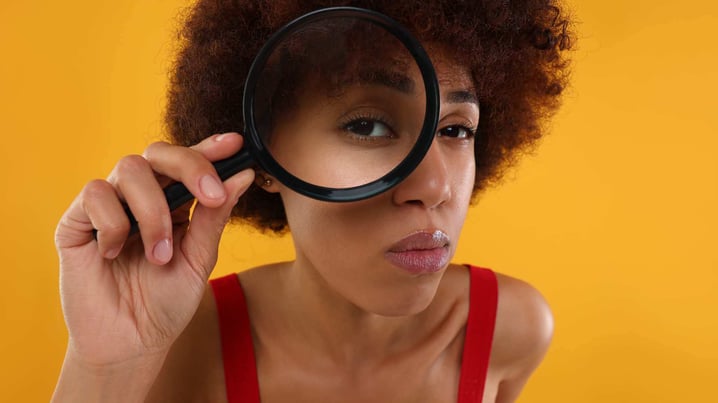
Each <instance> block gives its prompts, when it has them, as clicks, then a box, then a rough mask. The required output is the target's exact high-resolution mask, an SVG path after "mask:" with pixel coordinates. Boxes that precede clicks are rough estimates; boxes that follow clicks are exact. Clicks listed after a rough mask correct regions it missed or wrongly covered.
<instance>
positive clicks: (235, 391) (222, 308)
mask: <svg viewBox="0 0 718 403" xmlns="http://www.w3.org/2000/svg"><path fill="white" fill-rule="evenodd" d="M469 270H470V273H471V276H470V278H471V285H470V291H469V301H470V305H469V317H468V320H467V323H466V335H465V339H464V351H463V355H462V361H461V376H460V379H459V395H458V400H457V402H458V403H480V402H481V399H482V396H483V394H484V383H485V381H486V372H487V370H488V367H489V356H490V354H491V342H492V340H493V336H494V324H495V320H496V305H497V301H498V287H497V283H496V275H495V274H494V272H493V271H491V270H489V269H484V268H479V267H473V266H469ZM210 284H211V286H212V290H213V291H214V298H215V301H216V303H217V314H218V317H219V330H220V337H221V343H222V359H223V361H224V379H225V384H226V387H227V401H228V402H229V403H239V402H243V403H259V401H260V399H259V381H258V379H257V367H256V360H255V357H254V346H253V344H252V332H251V327H250V326H251V325H250V323H249V315H248V312H247V304H246V301H245V299H244V293H243V291H242V286H241V285H240V283H239V277H238V276H237V275H236V274H230V275H227V276H224V277H220V278H217V279H213V280H211V281H210Z"/></svg>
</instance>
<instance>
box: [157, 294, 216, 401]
mask: <svg viewBox="0 0 718 403" xmlns="http://www.w3.org/2000/svg"><path fill="white" fill-rule="evenodd" d="M222 365H223V364H222V347H221V341H220V335H219V322H218V319H217V308H216V305H215V302H214V295H213V293H212V289H211V287H210V286H209V285H208V286H207V287H206V288H205V293H204V296H203V297H202V300H201V302H200V304H199V306H198V307H197V311H196V312H195V314H194V316H193V318H192V320H191V321H190V323H189V324H188V325H187V327H186V328H185V330H184V331H183V332H182V334H181V335H180V336H179V338H178V339H177V341H175V343H174V344H173V345H172V348H171V349H170V352H169V354H168V356H167V359H166V360H165V363H164V366H163V367H162V370H161V372H160V374H159V376H158V377H157V379H156V381H155V383H154V385H153V387H152V390H151V391H150V394H149V396H148V397H147V399H146V400H145V401H146V402H176V401H184V402H221V401H226V395H225V392H224V390H225V389H224V369H223V366H222Z"/></svg>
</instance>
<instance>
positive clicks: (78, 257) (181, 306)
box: [55, 133, 254, 368]
mask: <svg viewBox="0 0 718 403" xmlns="http://www.w3.org/2000/svg"><path fill="white" fill-rule="evenodd" d="M241 145H242V137H241V136H239V135H237V134H236V133H226V134H224V135H215V136H211V137H209V138H207V139H205V140H204V141H202V142H201V143H199V144H197V145H196V146H193V147H190V148H186V147H181V146H175V145H170V144H167V143H162V142H159V143H154V144H152V145H150V146H149V147H148V148H147V150H145V153H144V155H143V156H137V155H135V156H127V157H124V158H122V159H121V160H120V161H119V162H118V164H117V165H116V166H115V168H114V170H113V171H112V173H111V174H110V176H109V178H108V179H107V180H106V181H105V180H95V181H92V182H90V183H88V184H87V185H86V186H85V188H84V189H83V190H82V192H81V193H80V194H79V195H78V197H77V198H76V199H75V200H74V202H73V203H72V205H71V206H70V207H69V209H68V210H67V211H66V212H65V214H64V215H63V217H62V219H61V220H60V223H59V224H58V227H57V231H56V234H55V244H56V247H57V250H58V254H59V257H60V291H61V298H62V306H63V312H64V314H65V321H66V323H67V327H68V331H69V343H68V355H69V354H72V355H73V358H74V359H75V360H79V361H81V362H82V363H84V364H85V365H89V366H92V367H96V368H107V367H112V366H113V365H118V364H121V363H125V362H128V361H133V360H141V359H142V357H145V356H156V355H158V354H159V355H162V356H164V354H166V352H167V350H168V349H169V348H170V346H171V345H172V343H173V342H174V341H175V339H176V338H177V337H178V336H179V334H180V333H181V332H182V330H183V329H184V328H185V327H186V326H187V324H188V323H189V321H190V319H191V318H192V316H193V315H194V313H195V311H196V309H197V307H198V305H199V302H200V298H201V297H202V294H203V292H204V289H205V286H206V283H207V279H208V278H209V275H210V273H211V272H212V269H213V268H214V265H215V263H216V261H217V248H218V245H219V239H220V236H221V234H222V231H223V228H224V226H225V224H226V222H227V220H228V217H229V215H230V212H231V210H232V207H233V206H234V205H235V204H236V202H237V199H238V198H239V197H240V196H241V195H242V194H243V193H244V191H245V190H246V189H247V188H248V187H249V185H250V184H251V183H252V181H253V180H254V171H252V170H251V169H248V170H245V171H242V172H240V173H239V174H237V175H235V176H234V177H232V178H230V179H228V180H227V181H226V182H224V183H221V182H220V181H219V178H218V177H217V173H216V171H215V170H214V168H213V167H212V165H211V162H212V161H217V160H220V159H223V158H227V157H229V156H230V155H232V154H234V153H236V152H237V151H238V150H239V149H240V148H241ZM171 181H181V182H182V183H184V185H185V186H186V187H187V188H188V189H189V190H190V192H192V194H193V195H194V196H195V197H196V198H197V201H198V202H197V205H196V207H195V209H194V212H193V214H192V217H191V225H190V207H191V206H190V204H191V203H188V205H187V206H184V207H182V208H180V209H178V210H176V211H174V212H172V213H170V211H169V209H168V207H167V202H166V201H165V199H164V194H163V193H162V186H164V185H166V184H168V183H169V182H171ZM121 200H125V201H126V203H127V204H128V205H129V207H130V209H131V210H132V212H133V214H134V215H135V217H136V218H137V221H138V222H139V228H140V232H139V236H138V235H137V234H136V235H133V236H129V237H128V232H129V220H128V219H127V216H126V214H125V212H124V210H123V207H122V204H121V203H122V201H121ZM93 228H96V229H97V241H95V239H94V238H93ZM140 236H141V238H140Z"/></svg>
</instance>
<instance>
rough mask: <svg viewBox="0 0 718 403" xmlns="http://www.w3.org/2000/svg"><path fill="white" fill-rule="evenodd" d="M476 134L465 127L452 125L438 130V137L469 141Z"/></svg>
mask: <svg viewBox="0 0 718 403" xmlns="http://www.w3.org/2000/svg"><path fill="white" fill-rule="evenodd" d="M475 134H476V132H475V130H474V129H469V128H468V127H466V126H462V125H454V126H447V127H444V128H443V129H441V130H439V136H443V137H452V138H457V139H470V138H472V137H474V135H475Z"/></svg>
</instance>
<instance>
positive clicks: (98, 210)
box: [55, 180, 127, 256]
mask: <svg viewBox="0 0 718 403" xmlns="http://www.w3.org/2000/svg"><path fill="white" fill-rule="evenodd" d="M113 199H114V200H113ZM123 221H124V222H127V217H126V214H125V212H124V209H123V208H122V206H121V203H120V201H119V200H118V199H117V194H116V192H115V190H114V188H113V187H112V185H110V184H109V183H108V182H106V181H103V180H94V181H91V182H89V183H88V184H87V185H85V187H84V188H83V189H82V191H81V192H80V194H78V195H77V197H76V198H75V200H73V202H72V204H71V205H70V207H69V208H68V209H67V211H66V212H65V214H63V216H62V218H61V219H60V222H59V223H58V225H57V229H56V232H55V244H56V246H57V247H58V248H59V249H66V248H68V249H69V248H74V247H78V246H83V245H86V244H88V243H89V242H92V241H93V240H94V237H93V235H92V232H93V230H94V229H98V244H99V243H100V242H101V243H102V245H101V246H99V248H100V253H101V254H103V255H105V256H106V255H107V253H108V251H109V250H110V249H113V247H116V246H117V243H118V241H117V238H121V237H122V236H121V232H122V227H123ZM100 240H101V241H100ZM119 242H120V243H121V241H119Z"/></svg>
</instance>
